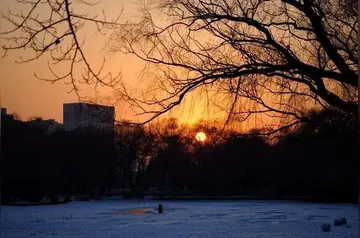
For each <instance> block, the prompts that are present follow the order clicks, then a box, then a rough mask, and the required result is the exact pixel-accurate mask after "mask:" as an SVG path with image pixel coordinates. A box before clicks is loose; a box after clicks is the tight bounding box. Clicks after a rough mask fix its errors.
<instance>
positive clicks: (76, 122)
mask: <svg viewBox="0 0 360 238" xmlns="http://www.w3.org/2000/svg"><path fill="white" fill-rule="evenodd" d="M114 122H115V108H114V107H109V106H103V105H97V104H89V103H64V105H63V123H64V129H65V130H66V131H72V130H75V129H79V128H86V127H94V128H97V129H100V130H102V131H113V130H114Z"/></svg>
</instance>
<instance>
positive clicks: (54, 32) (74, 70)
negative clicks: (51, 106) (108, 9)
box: [1, 0, 121, 98]
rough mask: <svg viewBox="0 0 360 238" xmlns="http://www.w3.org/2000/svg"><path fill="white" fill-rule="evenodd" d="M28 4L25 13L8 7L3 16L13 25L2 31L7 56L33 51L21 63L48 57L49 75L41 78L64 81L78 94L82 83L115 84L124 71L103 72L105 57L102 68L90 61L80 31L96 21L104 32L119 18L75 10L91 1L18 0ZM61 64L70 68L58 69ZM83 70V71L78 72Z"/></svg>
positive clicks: (98, 27) (90, 5) (88, 4)
mask: <svg viewBox="0 0 360 238" xmlns="http://www.w3.org/2000/svg"><path fill="white" fill-rule="evenodd" d="M16 2H17V3H18V4H22V5H23V6H25V10H26V12H25V13H24V12H23V11H21V12H13V11H12V10H11V9H8V11H7V12H2V13H1V17H2V19H3V20H5V21H6V22H7V23H10V25H11V26H12V28H10V29H8V30H6V31H2V32H1V40H2V49H3V50H4V52H5V53H4V56H6V55H7V53H8V51H11V50H23V49H24V50H28V51H31V53H32V54H31V56H30V57H29V58H21V59H20V60H19V61H18V63H28V62H31V61H34V60H36V59H39V58H41V57H48V67H49V71H50V75H51V76H50V77H49V78H40V77H38V76H37V75H36V74H35V76H36V77H38V78H40V79H42V80H46V81H49V82H51V83H55V82H58V81H65V83H67V84H70V85H71V86H72V87H71V88H72V90H71V91H74V92H75V93H77V95H78V97H79V98H80V95H79V90H80V87H79V84H81V83H85V84H91V85H94V86H95V87H96V86H98V85H101V86H110V87H114V86H115V85H116V84H117V83H118V82H119V80H120V77H121V74H117V75H115V76H113V75H112V73H106V74H103V72H102V69H103V67H104V64H105V59H104V61H103V63H102V65H101V66H100V67H99V69H95V67H94V66H93V65H92V64H91V60H90V59H89V57H88V56H87V54H86V52H85V51H84V49H83V46H84V43H85V39H83V38H82V37H81V36H80V34H79V32H80V30H81V29H82V28H83V27H84V25H85V24H86V23H88V24H93V25H95V26H96V27H97V31H98V32H99V33H101V34H105V33H106V31H107V30H109V29H111V28H113V27H115V26H117V25H118V20H119V17H120V14H121V9H120V10H119V17H117V18H116V19H113V20H108V19H107V18H106V16H105V13H104V14H103V16H102V17H99V16H97V15H95V16H92V15H90V14H87V13H84V12H78V11H76V9H82V8H83V7H84V6H88V7H93V6H96V5H97V3H96V2H95V1H92V0H75V1H71V0H16ZM59 65H62V66H64V65H65V66H66V67H67V71H65V72H64V67H62V68H60V69H59V68H57V66H59ZM79 69H80V70H83V72H79Z"/></svg>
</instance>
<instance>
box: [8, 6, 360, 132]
mask: <svg viewBox="0 0 360 238" xmlns="http://www.w3.org/2000/svg"><path fill="white" fill-rule="evenodd" d="M18 1H20V2H24V3H28V4H32V6H33V9H36V7H37V4H39V3H40V2H42V3H43V4H48V5H49V6H50V7H51V12H53V13H54V14H53V15H60V19H58V18H50V19H52V20H50V21H49V20H37V18H34V17H31V16H32V15H31V12H30V14H29V16H30V17H29V16H27V15H20V19H23V22H24V23H20V24H19V23H16V22H15V21H13V20H11V19H12V18H11V17H9V16H19V15H16V14H12V13H10V14H8V15H7V16H8V17H7V19H9V20H10V21H13V23H14V25H15V26H16V27H17V28H16V29H15V30H21V31H23V32H25V33H26V35H25V36H24V37H20V38H19V37H15V38H10V39H9V40H12V41H13V42H16V43H17V46H11V47H5V49H16V48H22V47H30V48H32V49H34V50H35V52H36V53H37V54H36V56H35V57H39V56H41V55H42V54H44V53H45V52H47V51H52V49H53V48H54V47H55V48H56V47H60V45H62V41H61V40H62V39H63V38H66V37H67V36H68V35H69V36H70V37H72V38H71V39H73V42H72V43H67V44H66V45H67V46H69V45H70V48H69V49H71V50H72V51H71V50H65V51H62V52H63V55H64V56H63V57H53V58H52V60H55V61H58V62H61V61H63V60H70V62H73V63H75V62H77V61H76V60H75V59H76V57H77V56H80V57H82V59H83V62H84V63H85V65H86V66H87V72H89V74H88V75H87V76H86V77H84V79H85V81H86V82H90V81H91V80H90V79H95V81H96V82H101V83H103V81H102V79H101V78H99V76H98V73H95V72H94V71H92V69H91V66H90V65H89V64H88V63H87V62H88V61H87V60H86V59H85V57H84V54H83V53H82V51H81V44H80V43H79V42H78V40H77V38H76V30H77V29H79V28H80V27H81V26H82V24H84V23H85V22H89V23H95V24H97V25H99V24H100V25H102V26H105V27H108V28H111V29H113V30H115V31H114V33H113V34H112V35H111V37H110V39H109V41H108V42H107V46H108V50H109V51H110V52H112V53H119V52H121V53H125V54H133V55H136V56H137V57H138V58H139V59H141V60H143V61H145V62H146V63H147V64H146V66H145V68H144V69H143V71H142V73H143V74H142V77H143V78H144V79H147V80H149V81H148V83H149V84H148V85H149V90H148V91H147V92H146V93H138V92H134V91H131V90H129V88H127V87H121V88H117V92H118V93H117V96H118V97H119V98H121V99H122V100H125V101H127V102H128V103H130V104H131V105H132V106H135V107H137V108H138V109H140V110H141V112H140V114H147V115H150V116H149V119H148V120H145V123H146V122H149V121H151V120H152V119H154V118H156V117H158V116H159V115H162V114H164V113H166V112H168V111H170V110H171V109H173V108H174V107H176V106H177V105H179V104H180V103H182V102H183V101H184V98H185V97H186V96H187V95H189V94H190V93H193V92H196V91H201V90H203V91H205V92H207V93H208V96H209V97H208V100H209V101H210V102H211V104H212V105H213V106H217V107H219V108H222V109H223V110H224V111H226V112H227V120H226V123H228V122H232V121H237V122H242V121H248V120H250V118H255V117H256V116H257V115H261V116H262V118H265V119H264V120H265V122H266V124H267V125H268V127H269V128H270V130H269V129H267V128H265V130H264V134H266V133H270V132H271V133H272V132H274V131H277V130H279V129H281V128H284V127H285V128H288V127H291V126H293V125H296V124H297V123H299V122H302V121H306V120H307V118H308V114H307V111H308V109H309V108H314V107H315V108H325V109H326V108H336V109H338V110H341V111H344V112H346V113H348V114H351V115H354V114H356V111H357V100H358V92H357V86H358V73H357V71H358V66H357V63H358V43H357V34H358V18H357V15H358V14H357V2H356V1H353V0H150V1H146V3H145V5H143V6H142V8H141V11H139V13H140V14H141V16H140V18H136V19H134V20H133V21H130V22H127V23H125V24H118V23H117V22H108V21H100V20H96V18H90V17H87V16H86V15H81V14H75V13H73V10H71V8H70V1H69V0H64V1H60V3H59V1H55V0H54V1H35V0H32V1H24V0H18ZM80 2H81V3H82V4H84V3H85V2H84V1H80ZM86 4H88V3H86ZM62 23H66V25H67V27H66V28H67V29H68V30H67V31H65V33H63V34H60V35H59V34H57V33H55V32H57V31H58V30H57V29H58V27H57V26H58V25H57V24H59V25H60V24H62ZM34 26H36V28H35V27H34ZM38 29H41V30H38ZM55 30H57V31H55ZM37 32H40V33H45V34H46V35H53V38H51V39H52V40H50V43H47V44H45V43H44V42H47V41H41V40H39V38H37V35H38V33H37ZM9 33H11V31H10V32H6V33H5V34H9ZM46 39H47V38H46ZM24 42H25V43H24ZM27 42H29V43H27ZM39 42H42V43H39ZM70 51H71V52H72V53H73V54H72V56H73V57H69V55H70V53H67V52H70ZM74 55H75V56H76V57H74ZM72 65H73V64H71V67H70V73H69V74H68V75H67V76H70V78H72V80H71V82H74V80H73V76H72V73H71V72H73V71H72V69H73V66H72ZM67 76H65V77H67ZM65 77H56V79H57V80H60V79H63V78H65ZM104 83H105V82H104ZM73 85H74V89H75V90H76V89H77V88H76V85H75V84H73ZM270 122H271V123H270Z"/></svg>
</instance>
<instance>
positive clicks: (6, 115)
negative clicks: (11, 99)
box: [1, 108, 14, 121]
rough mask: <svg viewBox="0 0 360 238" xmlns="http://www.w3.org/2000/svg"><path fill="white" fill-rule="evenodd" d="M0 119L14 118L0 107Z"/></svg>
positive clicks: (8, 119) (9, 119) (10, 119)
mask: <svg viewBox="0 0 360 238" xmlns="http://www.w3.org/2000/svg"><path fill="white" fill-rule="evenodd" d="M1 120H2V121H12V120H14V115H12V114H8V113H7V109H6V108H1Z"/></svg>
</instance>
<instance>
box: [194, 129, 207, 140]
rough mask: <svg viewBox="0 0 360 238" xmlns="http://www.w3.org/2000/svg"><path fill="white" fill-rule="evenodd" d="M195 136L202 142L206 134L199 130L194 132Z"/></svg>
mask: <svg viewBox="0 0 360 238" xmlns="http://www.w3.org/2000/svg"><path fill="white" fill-rule="evenodd" d="M195 138H196V140H197V141H201V142H203V141H205V140H206V135H205V133H204V132H202V131H201V132H198V133H196V136H195Z"/></svg>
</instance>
